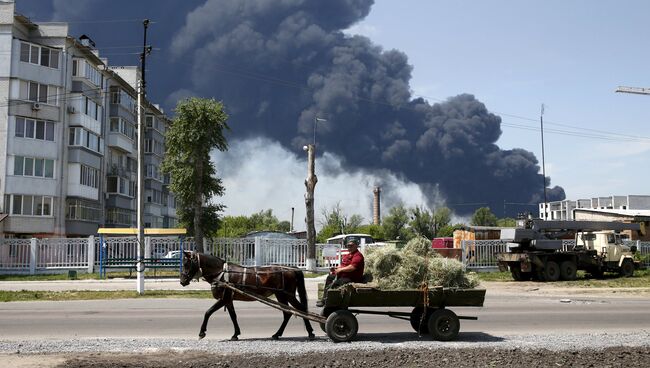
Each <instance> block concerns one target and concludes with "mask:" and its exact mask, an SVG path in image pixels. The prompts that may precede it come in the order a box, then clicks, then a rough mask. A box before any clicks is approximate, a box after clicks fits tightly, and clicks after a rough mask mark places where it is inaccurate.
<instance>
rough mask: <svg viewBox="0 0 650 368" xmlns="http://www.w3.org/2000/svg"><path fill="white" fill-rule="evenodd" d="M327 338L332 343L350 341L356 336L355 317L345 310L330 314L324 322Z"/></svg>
mask: <svg viewBox="0 0 650 368" xmlns="http://www.w3.org/2000/svg"><path fill="white" fill-rule="evenodd" d="M325 330H326V332H327V336H329V338H330V339H332V341H334V342H344V341H346V342H347V341H350V340H352V339H354V337H355V336H357V331H359V323H358V322H357V319H356V317H355V316H354V315H353V314H352V313H350V312H349V311H347V310H345V309H340V310H337V311H334V312H332V314H330V315H329V317H327V322H325Z"/></svg>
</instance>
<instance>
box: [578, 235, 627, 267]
mask: <svg viewBox="0 0 650 368" xmlns="http://www.w3.org/2000/svg"><path fill="white" fill-rule="evenodd" d="M626 240H629V236H628V235H627V234H622V233H618V232H614V231H611V230H610V231H587V232H579V233H577V234H576V248H575V249H586V250H592V251H596V254H597V255H598V256H599V257H602V259H603V261H605V262H608V263H609V262H611V263H615V267H620V265H621V264H622V262H623V261H624V260H625V259H628V258H629V259H630V260H633V258H634V253H635V251H636V249H635V248H636V247H634V246H632V247H630V246H628V245H626V244H625V241H626ZM612 266H614V265H612Z"/></svg>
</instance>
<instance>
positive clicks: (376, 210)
mask: <svg viewBox="0 0 650 368" xmlns="http://www.w3.org/2000/svg"><path fill="white" fill-rule="evenodd" d="M372 192H373V193H374V194H375V200H374V201H373V203H372V223H373V224H375V225H380V224H381V204H380V202H381V188H380V187H375V189H374V190H373V191H372Z"/></svg>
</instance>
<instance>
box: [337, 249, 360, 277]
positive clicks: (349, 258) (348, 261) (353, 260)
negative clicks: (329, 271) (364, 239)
mask: <svg viewBox="0 0 650 368" xmlns="http://www.w3.org/2000/svg"><path fill="white" fill-rule="evenodd" d="M349 265H354V267H355V270H354V271H349V272H339V273H338V274H337V275H338V277H347V278H349V279H350V280H352V282H362V281H363V267H364V260H363V254H361V252H359V251H358V250H357V251H356V252H354V253H348V254H346V255H344V256H343V259H342V260H341V267H345V266H349Z"/></svg>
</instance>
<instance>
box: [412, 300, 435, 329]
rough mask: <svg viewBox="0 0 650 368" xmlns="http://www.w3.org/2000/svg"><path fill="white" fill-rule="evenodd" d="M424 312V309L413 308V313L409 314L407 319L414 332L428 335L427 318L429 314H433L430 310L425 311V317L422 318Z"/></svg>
mask: <svg viewBox="0 0 650 368" xmlns="http://www.w3.org/2000/svg"><path fill="white" fill-rule="evenodd" d="M423 311H424V307H415V308H413V311H412V312H411V317H410V318H409V320H410V322H411V327H413V329H414V330H415V332H417V333H419V334H423V335H424V334H428V333H429V325H428V322H429V317H430V316H431V313H433V310H432V309H427V315H426V316H424V318H422V312H423Z"/></svg>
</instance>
